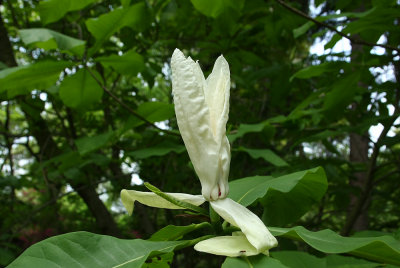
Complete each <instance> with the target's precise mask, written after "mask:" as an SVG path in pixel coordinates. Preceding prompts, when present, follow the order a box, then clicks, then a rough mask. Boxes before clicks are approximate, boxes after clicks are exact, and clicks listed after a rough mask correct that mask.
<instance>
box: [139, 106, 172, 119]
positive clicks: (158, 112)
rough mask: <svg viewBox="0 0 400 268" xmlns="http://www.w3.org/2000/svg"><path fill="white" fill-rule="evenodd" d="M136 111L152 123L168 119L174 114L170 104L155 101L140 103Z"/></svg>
mask: <svg viewBox="0 0 400 268" xmlns="http://www.w3.org/2000/svg"><path fill="white" fill-rule="evenodd" d="M137 112H138V113H139V114H140V115H141V116H143V117H145V118H146V119H147V120H149V121H150V122H152V123H155V122H160V121H164V120H167V119H170V118H172V117H174V115H175V111H174V106H173V105H172V104H170V103H166V102H156V101H154V102H145V103H142V104H141V105H140V106H139V107H138V109H137Z"/></svg>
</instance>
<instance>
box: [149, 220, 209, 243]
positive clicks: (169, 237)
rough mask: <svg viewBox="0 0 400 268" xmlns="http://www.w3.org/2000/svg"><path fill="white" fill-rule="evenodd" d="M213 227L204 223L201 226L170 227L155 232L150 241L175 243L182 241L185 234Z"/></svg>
mask: <svg viewBox="0 0 400 268" xmlns="http://www.w3.org/2000/svg"><path fill="white" fill-rule="evenodd" d="M205 227H211V225H210V224H209V223H208V222H203V223H199V224H194V223H192V224H190V225H186V226H175V225H168V226H165V227H164V228H162V229H160V230H158V231H157V232H155V233H154V234H153V235H152V236H151V237H150V239H149V240H150V241H175V240H179V239H181V238H182V237H183V236H184V235H185V234H188V233H190V232H193V231H196V230H199V229H202V228H205Z"/></svg>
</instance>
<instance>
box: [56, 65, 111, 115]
mask: <svg viewBox="0 0 400 268" xmlns="http://www.w3.org/2000/svg"><path fill="white" fill-rule="evenodd" d="M59 94H60V98H61V100H62V101H63V102H64V104H65V105H67V106H68V107H72V108H87V107H89V106H90V105H92V104H94V103H96V102H98V101H99V100H100V99H101V96H102V95H103V89H102V88H101V87H100V85H99V84H98V83H97V82H96V80H95V79H94V78H93V77H92V76H91V74H90V73H89V72H88V71H87V70H86V69H80V70H78V71H77V72H76V73H75V74H73V75H71V76H67V77H66V78H64V80H63V81H62V83H61V85H60V91H59Z"/></svg>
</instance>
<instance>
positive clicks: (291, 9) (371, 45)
mask: <svg viewBox="0 0 400 268" xmlns="http://www.w3.org/2000/svg"><path fill="white" fill-rule="evenodd" d="M276 1H277V2H278V3H279V4H280V5H281V6H283V7H284V8H286V9H288V10H290V11H291V12H293V13H295V14H297V15H299V16H301V17H303V18H305V19H307V20H309V21H312V22H314V23H315V24H317V25H320V26H322V27H325V28H328V29H329V30H331V31H333V32H335V33H337V34H338V35H340V36H342V37H344V38H347V39H348V40H349V41H350V42H351V43H353V44H359V45H365V46H370V47H383V48H386V49H389V50H393V51H396V52H397V53H400V49H399V48H396V47H392V46H389V45H385V44H375V43H370V42H367V41H363V40H357V39H355V38H353V37H351V36H349V35H347V34H345V33H343V32H341V31H339V30H337V29H336V28H335V27H333V26H330V25H328V24H326V23H323V22H321V21H318V20H316V19H314V18H311V17H310V16H308V15H307V14H305V13H303V12H302V11H300V10H298V9H296V8H294V7H291V6H290V5H288V4H286V3H285V2H284V1H283V0H276Z"/></svg>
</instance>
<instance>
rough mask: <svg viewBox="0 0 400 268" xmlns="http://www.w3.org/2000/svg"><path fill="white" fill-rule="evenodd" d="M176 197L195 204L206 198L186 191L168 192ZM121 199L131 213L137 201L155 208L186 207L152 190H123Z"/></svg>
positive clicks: (198, 204) (202, 201)
mask: <svg viewBox="0 0 400 268" xmlns="http://www.w3.org/2000/svg"><path fill="white" fill-rule="evenodd" d="M166 194H168V195H170V196H172V197H174V198H175V199H178V200H180V201H184V202H187V203H190V204H192V205H195V206H200V205H201V204H203V203H204V202H205V201H206V200H205V199H204V197H203V196H202V195H191V194H184V193H166ZM121 200H122V204H123V205H124V207H125V208H126V210H127V211H128V213H129V215H131V214H132V213H133V208H134V204H135V201H137V202H139V203H141V204H143V205H146V206H149V207H155V208H167V209H184V208H182V207H180V206H177V205H175V204H172V203H171V202H169V201H167V200H165V199H164V198H162V197H160V196H158V195H156V194H155V193H152V192H141V191H135V190H122V191H121Z"/></svg>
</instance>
